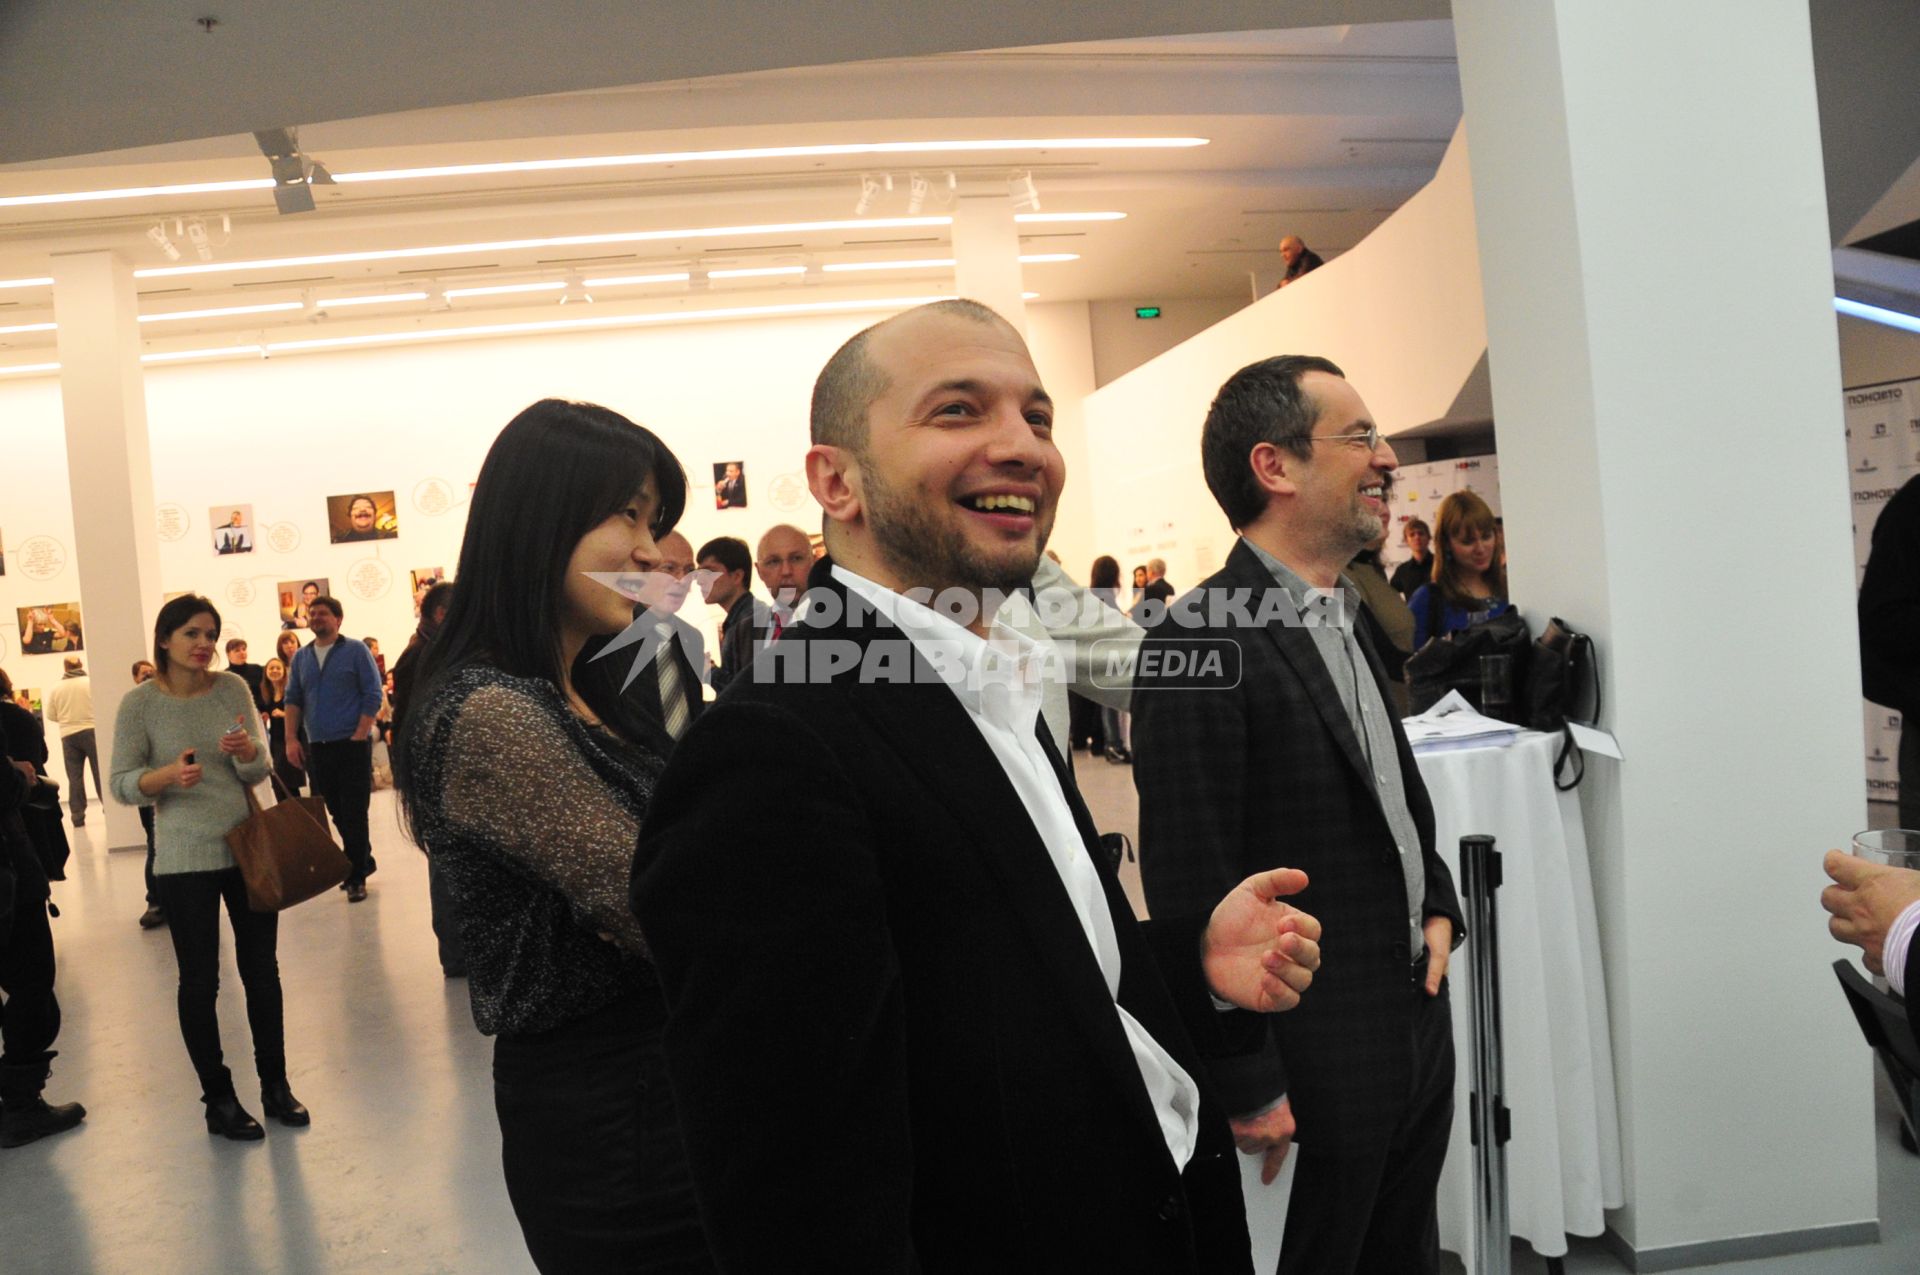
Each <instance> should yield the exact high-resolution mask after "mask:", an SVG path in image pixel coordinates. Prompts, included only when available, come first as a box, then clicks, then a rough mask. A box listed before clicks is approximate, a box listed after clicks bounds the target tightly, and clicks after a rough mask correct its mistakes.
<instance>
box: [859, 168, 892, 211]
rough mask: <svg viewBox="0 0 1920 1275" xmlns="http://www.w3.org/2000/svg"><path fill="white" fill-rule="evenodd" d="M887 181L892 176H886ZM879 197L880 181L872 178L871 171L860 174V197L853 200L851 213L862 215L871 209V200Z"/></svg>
mask: <svg viewBox="0 0 1920 1275" xmlns="http://www.w3.org/2000/svg"><path fill="white" fill-rule="evenodd" d="M888 180H889V181H891V180H892V178H888ZM879 197H880V183H879V182H878V181H875V180H874V176H873V174H872V173H862V174H860V198H859V199H857V200H855V201H854V204H853V215H854V216H856V217H864V216H866V215H867V214H868V213H870V212H872V211H873V201H874V200H875V199H878V198H879Z"/></svg>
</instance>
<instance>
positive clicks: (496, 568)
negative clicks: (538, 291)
mask: <svg viewBox="0 0 1920 1275" xmlns="http://www.w3.org/2000/svg"><path fill="white" fill-rule="evenodd" d="M686 498H687V479H686V474H685V472H684V471H683V470H682V468H681V466H680V462H679V461H678V460H676V459H675V458H674V456H673V454H672V453H671V452H669V451H668V450H667V448H666V446H665V445H664V444H662V443H661V442H660V440H659V439H658V438H656V437H654V436H653V435H652V434H651V433H649V432H648V431H647V430H645V429H642V428H641V427H640V426H638V425H635V424H634V423H633V422H631V421H629V420H627V419H626V418H625V417H623V416H621V415H619V414H618V413H615V412H612V411H609V410H607V409H606V408H604V407H596V406H594V405H592V404H588V403H569V402H562V401H560V400H556V399H545V400H542V401H541V402H538V403H535V404H534V405H533V406H531V407H529V408H527V409H526V410H525V411H523V412H521V413H520V414H519V415H518V416H516V417H514V418H513V420H512V421H511V422H509V423H508V425H507V427H506V428H505V429H504V430H502V431H501V432H500V436H499V437H498V438H497V439H495V440H494V444H493V447H492V449H491V450H490V451H489V452H488V453H487V459H486V462H485V463H484V464H483V465H482V466H481V469H480V480H479V482H478V484H477V485H476V486H475V487H474V491H473V500H472V504H471V507H470V509H469V512H468V515H467V531H466V539H465V540H464V541H463V542H462V544H461V547H460V564H459V569H458V572H457V575H458V579H459V584H458V586H457V587H456V588H455V589H454V590H453V596H452V600H451V603H450V604H449V606H448V609H447V616H446V620H445V623H444V624H443V625H442V626H441V628H440V631H439V632H438V634H437V635H436V636H435V638H434V640H433V641H432V642H430V643H428V644H426V645H424V646H423V647H421V648H420V649H419V661H420V667H419V671H418V674H417V678H418V681H417V687H418V689H417V690H415V691H414V692H413V693H412V694H411V695H410V697H409V702H408V704H407V708H406V712H405V714H404V717H403V720H402V722H401V724H400V737H399V742H398V747H397V748H396V750H395V755H394V756H395V767H394V769H395V778H396V786H397V788H398V789H399V792H400V797H401V801H402V803H403V808H404V810H405V812H406V816H407V819H408V821H409V823H410V824H411V827H412V831H413V833H414V840H415V841H417V842H418V843H419V844H420V845H421V846H422V847H423V848H424V849H425V850H426V852H427V853H428V854H429V855H431V856H432V857H433V860H434V867H435V869H436V870H437V871H438V873H439V874H440V875H441V876H443V877H444V879H445V883H446V886H447V889H448V892H449V894H450V895H451V896H452V899H453V902H454V903H455V905H456V908H457V911H458V914H459V929H460V935H461V938H462V940H463V941H464V945H465V948H466V969H467V978H468V987H469V990H470V992H471V995H472V999H473V1015H474V1021H475V1022H476V1023H478V1024H479V1027H480V1030H481V1031H482V1032H485V1033H486V1034H488V1035H490V1036H493V1037H494V1038H495V1040H494V1055H493V1077H494V1106H495V1111H496V1112H497V1114H498V1116H499V1120H500V1137H501V1161H502V1164H503V1166H504V1168H505V1172H506V1180H507V1194H508V1197H509V1198H510V1199H511V1200H512V1202H513V1209H514V1214H515V1215H516V1216H517V1217H518V1219H519V1221H520V1229H521V1233H522V1235H523V1236H524V1237H525V1239H526V1242H527V1249H528V1251H529V1252H530V1253H531V1254H532V1256H533V1260H534V1264H535V1265H536V1266H537V1267H539V1268H540V1270H542V1271H545V1272H557V1271H567V1272H571V1271H588V1270H594V1271H597V1270H628V1271H643V1270H644V1271H704V1270H710V1269H712V1268H711V1264H710V1262H709V1259H708V1258H707V1256H706V1244H705V1240H704V1239H703V1237H702V1235H701V1232H700V1223H699V1214H698V1212H697V1210H696V1208H695V1204H694V1199H693V1190H692V1182H691V1178H690V1176H689V1174H688V1170H687V1163H686V1153H685V1151H684V1149H683V1147H682V1145H681V1140H680V1130H679V1123H678V1120H677V1118H676V1116H675V1113H674V1106H673V1099H672V1094H671V1092H670V1090H669V1089H668V1087H667V1081H666V1074H665V1068H664V1065H663V1062H662V1058H661V1049H660V1035H661V1031H662V1028H663V1026H664V1024H665V1019H666V1005H665V1002H664V1000H663V998H662V995H661V991H660V987H659V983H658V980H657V978H656V976H655V973H654V970H653V966H652V964H651V962H650V960H649V959H648V955H647V946H646V940H645V938H644V936H642V934H641V933H640V930H639V927H638V925H637V923H636V922H635V921H634V919H633V915H632V913H631V912H630V911H629V910H628V905H627V879H628V874H629V869H630V866H631V863H632V860H633V847H634V843H635V840H636V838H637V836H638V832H639V826H640V821H641V819H642V817H643V816H644V815H645V814H646V808H647V803H648V801H649V799H650V798H651V796H652V793H653V786H654V783H655V780H656V779H657V778H658V776H659V773H660V771H661V770H662V768H663V767H664V753H665V747H666V743H667V740H666V736H665V735H664V733H663V732H661V731H660V730H659V729H658V728H657V727H655V726H653V725H652V724H651V723H650V722H649V721H648V720H647V719H646V718H645V717H643V716H641V715H640V714H639V713H636V712H635V711H633V710H632V709H630V708H629V707H627V706H626V705H625V704H623V703H622V702H621V699H620V697H619V694H618V689H617V688H618V687H619V684H620V683H619V679H617V678H610V677H599V676H591V677H589V676H582V675H581V671H582V666H583V664H584V662H585V658H584V657H583V653H586V655H588V656H590V654H591V651H592V650H593V649H595V648H597V647H598V646H599V645H600V644H601V642H602V641H603V640H604V639H605V638H606V637H608V636H610V635H612V634H616V633H618V632H620V631H621V630H622V629H624V628H626V626H627V624H628V623H629V620H630V618H631V613H632V609H633V602H632V597H633V596H634V594H635V592H636V590H635V589H633V588H632V585H633V584H635V583H637V581H635V580H634V577H637V576H638V575H639V574H640V573H642V572H646V571H650V570H652V569H654V568H655V567H656V566H657V565H658V563H659V561H660V551H659V548H658V546H657V545H656V543H655V541H656V538H657V537H660V536H664V535H665V534H666V533H667V532H668V531H670V530H671V529H672V527H673V524H674V523H675V522H676V521H677V520H678V519H679V517H680V514H681V511H682V510H683V509H684V508H685V506H686ZM596 575H598V576H599V577H600V578H598V579H596V578H595V576H596ZM621 577H627V579H626V580H624V581H623V580H621V579H620V578H621ZM616 584H618V585H621V586H622V587H621V588H619V589H616V588H615V587H613V586H614V585H616ZM615 658H619V657H615Z"/></svg>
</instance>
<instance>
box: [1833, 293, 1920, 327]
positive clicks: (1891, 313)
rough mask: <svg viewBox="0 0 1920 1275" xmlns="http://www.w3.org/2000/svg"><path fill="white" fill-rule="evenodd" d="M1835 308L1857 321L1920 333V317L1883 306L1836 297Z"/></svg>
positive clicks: (1834, 300)
mask: <svg viewBox="0 0 1920 1275" xmlns="http://www.w3.org/2000/svg"><path fill="white" fill-rule="evenodd" d="M1833 308H1834V309H1836V310H1838V311H1839V312H1840V313H1842V314H1850V315H1852V316H1853V317H1854V318H1856V319H1865V320H1867V321H1868V322H1870V323H1884V324H1885V325H1886V326H1888V327H1890V328H1902V329H1904V330H1906V331H1908V332H1920V317H1915V316H1914V315H1911V314H1903V313H1902V312H1901V311H1899V310H1888V309H1886V308H1884V307H1882V306H1877V305H1868V304H1866V303H1865V302H1864V301H1849V300H1847V298H1845V297H1835V298H1834V299H1833Z"/></svg>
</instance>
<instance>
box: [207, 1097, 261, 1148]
mask: <svg viewBox="0 0 1920 1275" xmlns="http://www.w3.org/2000/svg"><path fill="white" fill-rule="evenodd" d="M207 1132H208V1133H210V1134H213V1135H214V1136H215V1137H219V1138H226V1139H229V1140H230V1141H233V1142H258V1141H259V1140H260V1139H262V1138H264V1137H266V1136H267V1131H266V1130H265V1129H262V1128H261V1127H260V1122H259V1121H258V1120H255V1119H254V1118H253V1117H252V1116H250V1115H248V1114H247V1109H246V1108H245V1107H243V1106H241V1105H240V1100H239V1099H238V1098H236V1097H233V1096H232V1095H231V1094H230V1095H228V1096H227V1097H225V1098H216V1099H213V1100H211V1101H208V1102H207Z"/></svg>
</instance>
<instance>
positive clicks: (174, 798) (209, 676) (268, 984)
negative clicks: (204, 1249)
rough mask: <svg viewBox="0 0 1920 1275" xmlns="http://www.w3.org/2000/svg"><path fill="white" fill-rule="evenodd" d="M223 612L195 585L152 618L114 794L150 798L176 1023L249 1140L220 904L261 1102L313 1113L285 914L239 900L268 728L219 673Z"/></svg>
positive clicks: (121, 733)
mask: <svg viewBox="0 0 1920 1275" xmlns="http://www.w3.org/2000/svg"><path fill="white" fill-rule="evenodd" d="M219 640H220V612H219V611H218V610H217V609H215V607H214V605H213V603H211V602H209V601H208V600H207V599H205V598H203V597H200V596H199V595H198V594H192V593H188V594H183V595H181V596H180V597H177V598H175V599H173V600H172V601H171V602H168V603H167V604H166V605H165V606H163V607H161V608H160V614H159V616H158V617H156V618H155V620H154V622H153V664H154V667H155V668H156V669H158V670H159V675H158V676H157V677H155V678H154V679H153V680H152V681H149V682H143V683H142V684H140V685H139V686H136V687H134V688H133V689H132V690H131V691H128V692H127V695H126V698H125V699H123V700H121V701H120V713H119V716H118V717H116V718H115V724H114V731H113V779H112V784H111V786H112V789H113V795H114V796H115V797H116V798H117V799H119V800H120V801H122V802H124V803H126V804H127V805H129V806H139V805H144V804H147V803H148V802H151V803H152V805H153V814H154V867H153V871H154V883H155V885H156V886H157V888H158V889H159V892H160V906H161V907H162V908H163V909H165V911H166V914H167V927H168V930H169V932H170V933H171V934H172V936H173V954H174V957H175V959H176V960H177V961H178V962H179V966H180V998H179V999H180V1034H181V1035H182V1036H184V1037H185V1038H186V1042H187V1056H188V1057H189V1058H190V1059H192V1060H193V1069H194V1071H195V1072H197V1073H198V1074H199V1077H200V1100H201V1101H202V1102H204V1103H205V1104H206V1106H207V1132H208V1133H212V1134H217V1135H220V1136H222V1137H227V1138H231V1139H233V1140H234V1141H236V1142H252V1141H255V1140H257V1139H259V1138H262V1137H265V1136H266V1131H265V1130H264V1129H262V1128H261V1127H260V1122H259V1121H257V1120H255V1119H254V1118H253V1117H252V1116H251V1115H248V1114H247V1110H246V1108H244V1107H242V1106H241V1105H240V1099H239V1096H238V1095H237V1094H236V1093H235V1092H234V1088H233V1074H232V1073H231V1072H230V1071H228V1070H227V1067H226V1064H225V1062H224V1061H223V1060H222V1057H221V1052H220V1020H219V1016H218V1013H217V1012H216V1010H215V1008H214V1003H215V998H216V996H217V995H218V993H219V990H220V907H221V905H222V904H223V903H224V904H225V905H226V909H227V922H228V924H230V925H231V926H232V927H233V954H234V960H235V963H236V964H238V966H239V967H240V982H241V984H242V985H243V986H244V987H245V988H246V992H247V1026H248V1027H249V1028H251V1029H252V1032H253V1062H254V1067H255V1069H256V1070H257V1071H258V1072H259V1074H260V1105H261V1106H262V1107H263V1108H265V1110H266V1114H267V1115H269V1116H271V1117H273V1118H274V1119H277V1120H278V1121H280V1123H281V1124H286V1125H304V1124H307V1123H308V1122H309V1117H308V1114H307V1109H306V1108H305V1107H304V1106H302V1105H301V1104H300V1101H299V1099H297V1098H295V1097H294V1096H293V1091H292V1090H291V1089H289V1088H288V1086H287V1052H286V1041H285V1036H284V1023H283V1009H282V1000H281V993H280V962H279V954H278V948H279V934H280V914H279V913H277V912H255V911H254V910H253V909H252V908H250V907H248V906H247V886H246V882H244V881H242V880H241V878H240V869H239V868H237V867H235V866H234V862H233V855H232V854H231V853H230V852H229V851H228V849H227V843H226V834H227V832H228V831H229V830H230V829H232V828H233V827H234V826H235V825H237V824H239V823H240V822H241V821H243V820H244V819H246V817H247V798H246V789H247V788H248V787H249V786H251V785H253V784H257V783H259V782H260V781H261V780H262V779H265V778H266V777H267V769H268V762H267V746H266V740H265V738H264V735H265V732H264V731H262V730H261V728H260V714H259V712H258V711H257V710H256V709H255V708H254V705H253V692H252V691H250V690H249V689H248V688H247V684H246V682H244V681H243V680H241V678H240V677H239V675H238V674H235V673H215V672H213V671H212V668H213V654H214V647H215V644H216V643H218V642H219Z"/></svg>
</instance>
